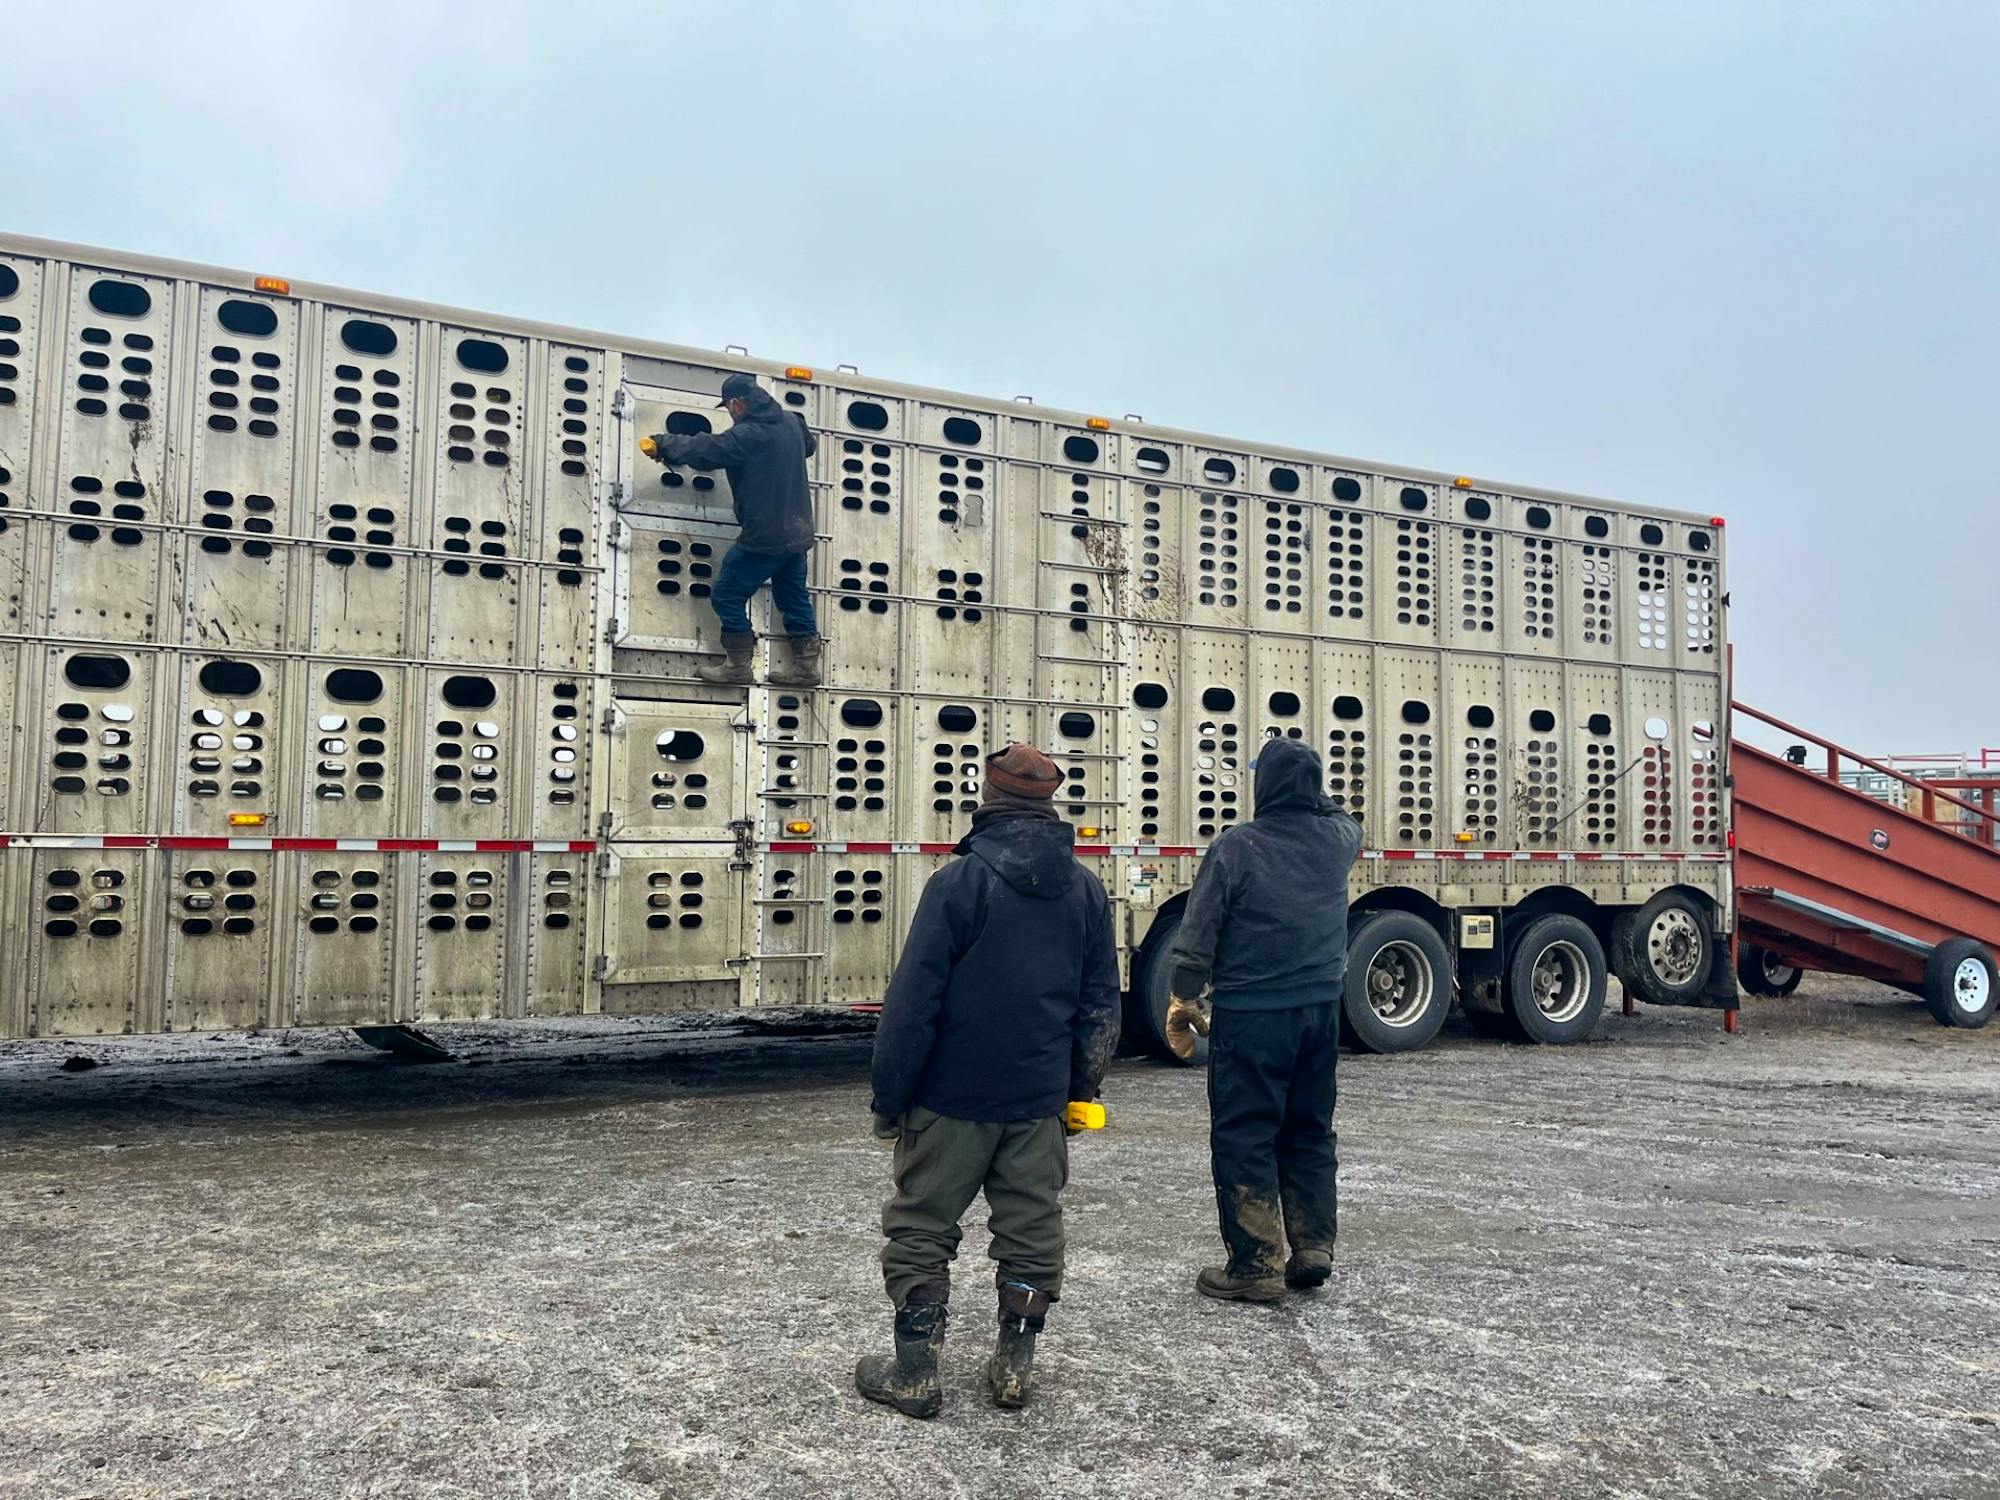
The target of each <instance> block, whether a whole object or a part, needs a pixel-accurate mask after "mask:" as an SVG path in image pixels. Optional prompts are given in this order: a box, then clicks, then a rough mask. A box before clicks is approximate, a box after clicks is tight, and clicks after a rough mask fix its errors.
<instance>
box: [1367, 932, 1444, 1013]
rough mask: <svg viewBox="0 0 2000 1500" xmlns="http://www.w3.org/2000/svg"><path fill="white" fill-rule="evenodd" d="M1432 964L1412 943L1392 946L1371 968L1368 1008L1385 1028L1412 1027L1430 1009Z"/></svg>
mask: <svg viewBox="0 0 2000 1500" xmlns="http://www.w3.org/2000/svg"><path fill="white" fill-rule="evenodd" d="M1434 986H1435V979H1434V977H1433V975H1432V974H1431V965H1430V960H1428V959H1427V958H1425V957H1424V955H1423V950H1422V949H1420V948H1418V947H1416V946H1415V945H1414V944H1412V943H1390V944H1388V945H1387V946H1385V947H1384V948H1383V949H1382V951H1381V952H1379V953H1377V954H1376V955H1375V957H1374V959H1373V960H1372V961H1370V963H1369V965H1368V982H1367V985H1366V989H1367V993H1368V1008H1369V1009H1370V1010H1372V1011H1374V1012H1375V1018H1376V1019H1377V1020H1378V1021H1380V1022H1381V1023H1382V1024H1383V1025H1384V1026H1396V1027H1402V1026H1410V1025H1414V1024H1415V1023H1416V1022H1417V1020H1418V1019H1419V1018H1421V1017H1422V1016H1423V1014H1424V1012H1425V1011H1427V1010H1429V1009H1430V1003H1431V992H1432V990H1433V988H1434Z"/></svg>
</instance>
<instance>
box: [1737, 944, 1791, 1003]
mask: <svg viewBox="0 0 2000 1500" xmlns="http://www.w3.org/2000/svg"><path fill="white" fill-rule="evenodd" d="M1803 978H1805V970H1803V969H1801V968H1799V967H1798V965H1796V964H1788V963H1786V962H1785V961H1784V960H1783V959H1782V958H1779V957H1778V955H1777V954H1775V953H1773V952H1771V950H1770V949H1768V948H1759V947H1758V946H1757V945H1756V944H1755V943H1743V944H1740V945H1739V946H1738V947H1737V950H1736V982H1737V983H1738V984H1739V985H1741V986H1742V987H1743V993H1744V994H1746V995H1756V996H1757V997H1759V998H1760V999H1764V1000H1782V999H1784V998H1785V996H1787V995H1789V994H1791V993H1792V991H1793V990H1796V989H1797V988H1798V987H1799V981H1800V980H1801V979H1803Z"/></svg>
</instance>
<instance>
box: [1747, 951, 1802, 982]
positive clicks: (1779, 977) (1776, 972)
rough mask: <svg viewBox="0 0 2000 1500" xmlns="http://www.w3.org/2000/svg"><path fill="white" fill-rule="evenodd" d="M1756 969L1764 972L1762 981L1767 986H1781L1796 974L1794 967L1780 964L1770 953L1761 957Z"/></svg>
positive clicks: (1796, 970)
mask: <svg viewBox="0 0 2000 1500" xmlns="http://www.w3.org/2000/svg"><path fill="white" fill-rule="evenodd" d="M1757 967H1758V968H1760V969H1762V970H1763V971H1764V980H1765V982H1766V983H1767V984H1783V983H1785V982H1786V981H1787V980H1789V979H1790V978H1791V977H1792V976H1793V975H1794V974H1796V973H1798V969H1797V967H1796V966H1794V965H1792V964H1787V963H1780V962H1779V961H1778V959H1777V957H1776V956H1775V955H1773V954H1770V953H1766V954H1764V955H1763V957H1762V959H1761V960H1760V961H1759V963H1758V965H1757Z"/></svg>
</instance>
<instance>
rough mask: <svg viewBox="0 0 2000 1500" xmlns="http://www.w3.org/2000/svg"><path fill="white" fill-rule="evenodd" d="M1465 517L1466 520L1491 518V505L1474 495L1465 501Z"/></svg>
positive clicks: (1486, 519)
mask: <svg viewBox="0 0 2000 1500" xmlns="http://www.w3.org/2000/svg"><path fill="white" fill-rule="evenodd" d="M1465 519H1466V520H1468V521H1490V520H1492V519H1493V507H1492V506H1491V505H1488V504H1487V503H1486V502H1485V501H1484V500H1482V499H1480V498H1479V497H1478V496H1477V495H1474V496H1473V497H1472V498H1471V499H1470V500H1468V501H1466V502H1465Z"/></svg>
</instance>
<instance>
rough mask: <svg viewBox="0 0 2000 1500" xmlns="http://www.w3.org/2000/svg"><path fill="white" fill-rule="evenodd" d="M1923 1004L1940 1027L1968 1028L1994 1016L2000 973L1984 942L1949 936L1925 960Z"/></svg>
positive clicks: (1999, 992)
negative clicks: (1996, 969) (1928, 1008)
mask: <svg viewBox="0 0 2000 1500" xmlns="http://www.w3.org/2000/svg"><path fill="white" fill-rule="evenodd" d="M1924 1004H1926V1005H1928V1006H1929V1007H1930V1011H1931V1017H1932V1019H1934V1020H1935V1021H1936V1022H1937V1023H1938V1025H1940V1026H1952V1027H1957V1028H1961V1029H1964V1030H1967V1031H1970V1030H1974V1029H1976V1028H1978V1027H1981V1026H1984V1025H1985V1024H1986V1023H1987V1022H1988V1021H1990V1020H1992V1019H1993V1010H1994V1007H1995V1006H1996V1005H2000V972H1996V971H1995V969H1994V966H1993V955H1992V954H1991V953H1990V952H1988V951H1987V949H1986V947H1985V945H1984V944H1983V943H1975V942H1974V941H1973V940H1972V939H1971V938H1946V939H1945V940H1944V941H1943V942H1942V943H1939V944H1938V945H1937V946H1936V947H1935V948H1933V949H1931V956H1930V957H1929V958H1927V959H1925V960H1924Z"/></svg>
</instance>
